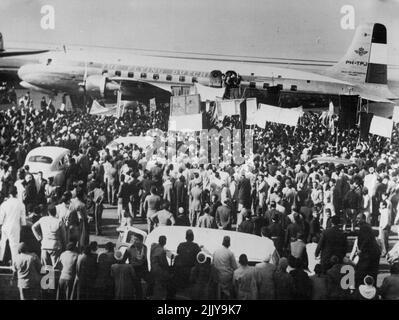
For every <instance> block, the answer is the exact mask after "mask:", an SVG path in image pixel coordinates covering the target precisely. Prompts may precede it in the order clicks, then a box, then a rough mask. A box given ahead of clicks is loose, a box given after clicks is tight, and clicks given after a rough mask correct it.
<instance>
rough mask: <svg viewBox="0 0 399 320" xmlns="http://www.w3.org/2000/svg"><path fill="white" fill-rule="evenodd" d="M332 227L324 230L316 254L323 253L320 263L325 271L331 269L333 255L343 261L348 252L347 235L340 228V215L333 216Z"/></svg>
mask: <svg viewBox="0 0 399 320" xmlns="http://www.w3.org/2000/svg"><path fill="white" fill-rule="evenodd" d="M331 224H332V226H331V228H329V229H327V230H325V231H323V233H322V234H321V238H320V241H319V244H318V245H317V248H316V252H315V256H316V257H317V256H318V255H319V254H320V253H321V257H320V263H321V266H322V268H323V270H324V271H326V270H328V269H329V263H330V259H331V257H332V256H336V257H337V258H338V259H339V262H340V263H341V262H342V260H343V258H344V257H345V255H346V252H347V242H346V235H345V234H344V233H343V232H342V230H340V228H339V226H338V224H339V217H338V216H336V215H335V216H333V217H332V218H331Z"/></svg>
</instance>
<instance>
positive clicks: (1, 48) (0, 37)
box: [0, 32, 4, 52]
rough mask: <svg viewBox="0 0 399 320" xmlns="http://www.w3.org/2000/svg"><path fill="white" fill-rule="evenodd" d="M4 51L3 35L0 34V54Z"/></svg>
mask: <svg viewBox="0 0 399 320" xmlns="http://www.w3.org/2000/svg"><path fill="white" fill-rule="evenodd" d="M2 51H4V43H3V35H2V34H1V32H0V52H2Z"/></svg>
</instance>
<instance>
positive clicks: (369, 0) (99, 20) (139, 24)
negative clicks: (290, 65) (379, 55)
mask: <svg viewBox="0 0 399 320" xmlns="http://www.w3.org/2000/svg"><path fill="white" fill-rule="evenodd" d="M45 5H50V6H52V7H53V8H54V22H55V26H54V29H48V30H44V29H42V27H41V20H42V17H43V14H42V13H41V9H42V7H43V6H45ZM345 5H351V6H353V7H354V9H355V11H354V13H355V15H354V16H355V17H354V21H355V26H357V25H358V24H360V23H363V22H370V21H373V22H374V21H377V20H378V21H379V22H383V23H385V24H386V25H387V26H388V41H389V42H391V47H390V50H391V51H390V52H391V55H392V56H393V57H395V58H392V59H391V62H393V61H394V59H397V60H395V62H397V61H399V49H398V48H399V45H398V44H397V43H398V42H399V18H398V17H399V0H248V1H244V0H112V1H111V0H68V1H65V0H0V31H1V32H2V33H3V37H4V39H5V46H6V47H10V46H12V45H14V46H25V47H29V46H33V45H36V46H37V45H38V44H40V45H42V44H43V45H45V46H60V45H64V44H65V45H66V46H68V45H80V46H104V47H115V48H133V49H147V50H166V51H174V52H193V53H214V54H231V55H235V56H250V57H280V58H296V57H297V58H304V57H306V58H309V59H324V60H336V59H337V58H339V57H340V56H342V55H343V54H344V53H345V51H346V48H347V47H348V46H349V44H350V42H351V39H352V36H353V34H354V30H353V29H347V30H344V29H342V26H341V20H342V18H343V16H344V14H343V13H341V9H342V8H343V6H345ZM395 35H396V36H395ZM396 57H397V58H396ZM398 64H399V63H398Z"/></svg>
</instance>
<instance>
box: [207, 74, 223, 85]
mask: <svg viewBox="0 0 399 320" xmlns="http://www.w3.org/2000/svg"><path fill="white" fill-rule="evenodd" d="M222 78H223V73H222V71H220V70H212V71H211V73H210V76H209V84H210V86H211V87H216V88H221V87H222Z"/></svg>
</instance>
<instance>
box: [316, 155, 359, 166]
mask: <svg viewBox="0 0 399 320" xmlns="http://www.w3.org/2000/svg"><path fill="white" fill-rule="evenodd" d="M314 160H316V161H317V163H320V164H323V163H333V164H334V165H336V166H337V165H343V166H345V167H348V166H354V165H356V164H355V162H353V161H352V160H350V159H343V158H338V157H321V156H316V157H314V158H313V159H312V160H311V161H314Z"/></svg>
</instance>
